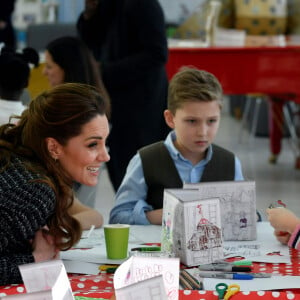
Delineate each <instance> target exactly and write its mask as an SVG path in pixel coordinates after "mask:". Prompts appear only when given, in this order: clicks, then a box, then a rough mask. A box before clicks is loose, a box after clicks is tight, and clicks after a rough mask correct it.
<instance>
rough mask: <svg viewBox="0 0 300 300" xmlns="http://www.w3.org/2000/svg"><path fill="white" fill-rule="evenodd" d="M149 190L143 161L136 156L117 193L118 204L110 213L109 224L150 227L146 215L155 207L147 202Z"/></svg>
mask: <svg viewBox="0 0 300 300" xmlns="http://www.w3.org/2000/svg"><path fill="white" fill-rule="evenodd" d="M147 190H148V189H147V185H146V183H145V179H144V173H143V168H142V163H141V159H140V156H139V154H136V155H135V156H134V157H133V158H132V159H131V161H130V163H129V165H128V167H127V170H126V174H125V177H124V179H123V181H122V184H121V186H120V188H119V189H118V191H117V193H116V204H115V206H114V207H113V209H112V210H111V212H110V218H109V223H113V224H116V223H123V224H136V225H149V224H150V222H149V220H148V218H147V217H146V213H147V212H148V211H152V210H153V207H152V206H151V205H149V204H148V203H147V202H146V198H147Z"/></svg>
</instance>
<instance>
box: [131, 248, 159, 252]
mask: <svg viewBox="0 0 300 300" xmlns="http://www.w3.org/2000/svg"><path fill="white" fill-rule="evenodd" d="M131 251H141V252H148V251H161V248H160V247H138V248H132V249H131Z"/></svg>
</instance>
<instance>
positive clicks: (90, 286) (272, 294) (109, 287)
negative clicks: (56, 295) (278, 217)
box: [0, 250, 300, 300]
mask: <svg viewBox="0 0 300 300" xmlns="http://www.w3.org/2000/svg"><path fill="white" fill-rule="evenodd" d="M291 260H292V263H291V264H270V263H254V264H253V271H254V272H266V273H273V274H282V275H294V276H300V252H297V251H295V250H293V251H291ZM69 278H70V283H71V287H72V290H73V293H74V296H84V297H91V298H104V299H110V298H111V297H112V295H113V275H112V274H106V273H105V272H104V273H101V274H99V275H74V274H69ZM25 292H26V290H25V288H24V285H23V284H12V285H9V286H0V297H3V296H6V295H13V294H19V293H25ZM179 299H180V300H185V299H189V300H217V299H218V296H217V294H216V292H214V291H188V290H185V291H182V290H181V291H179ZM231 299H232V300H239V299H249V300H250V299H260V300H270V299H287V300H300V287H299V289H293V290H288V291H259V292H239V293H238V294H236V295H234V296H233V297H232V298H231Z"/></svg>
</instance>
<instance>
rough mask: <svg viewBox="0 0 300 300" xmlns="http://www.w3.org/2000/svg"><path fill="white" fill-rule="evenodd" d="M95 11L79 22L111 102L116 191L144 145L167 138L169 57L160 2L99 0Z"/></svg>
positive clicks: (112, 176) (112, 171)
mask: <svg viewBox="0 0 300 300" xmlns="http://www.w3.org/2000/svg"><path fill="white" fill-rule="evenodd" d="M99 2H100V4H99V7H98V11H97V13H96V15H95V16H94V17H93V18H92V19H90V20H88V21H86V20H84V18H83V15H81V16H80V18H79V20H78V24H77V25H78V30H79V33H80V35H81V37H82V39H83V40H84V41H85V42H86V44H87V45H88V46H89V47H90V48H91V49H92V51H93V52H94V54H95V57H96V58H97V59H98V60H99V61H100V69H101V73H102V77H103V81H104V85H105V86H106V88H107V90H108V92H109V95H110V97H111V103H112V115H111V124H112V129H111V133H110V136H109V138H108V146H109V149H110V155H111V160H110V161H109V162H108V163H107V165H108V171H109V175H110V179H111V181H112V183H113V186H114V188H115V189H117V188H118V187H119V185H120V183H121V181H122V179H123V177H124V175H125V171H126V168H127V165H128V163H129V161H130V159H131V158H132V157H133V155H135V154H136V152H137V151H138V149H140V148H141V147H143V146H145V145H148V144H151V143H154V142H156V141H159V140H161V139H164V138H165V136H166V134H167V132H168V129H167V126H166V124H165V122H164V119H163V111H164V109H165V108H166V101H167V85H168V82H167V76H166V71H165V63H166V61H167V56H168V48H167V40H166V34H165V23H164V16H163V12H162V9H161V7H160V4H159V2H158V1H157V0H100V1H99Z"/></svg>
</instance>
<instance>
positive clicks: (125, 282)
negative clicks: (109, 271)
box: [114, 256, 179, 300]
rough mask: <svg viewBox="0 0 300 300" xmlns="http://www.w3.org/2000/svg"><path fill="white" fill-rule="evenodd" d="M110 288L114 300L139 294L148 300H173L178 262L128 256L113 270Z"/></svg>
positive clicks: (177, 275)
mask: <svg viewBox="0 0 300 300" xmlns="http://www.w3.org/2000/svg"><path fill="white" fill-rule="evenodd" d="M150 279H151V280H150ZM114 288H115V293H116V297H117V299H118V300H119V299H120V300H125V299H126V300H127V299H137V298H136V297H137V296H140V295H143V299H149V300H154V299H163V300H164V299H168V300H177V299H178V289H179V259H178V258H161V257H139V256H132V257H130V258H129V259H128V260H126V261H125V262H124V263H123V264H121V265H120V266H119V267H118V269H117V270H116V272H115V275H114ZM141 290H142V293H141ZM138 299H140V298H138Z"/></svg>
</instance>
